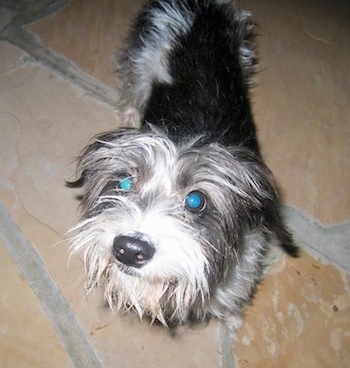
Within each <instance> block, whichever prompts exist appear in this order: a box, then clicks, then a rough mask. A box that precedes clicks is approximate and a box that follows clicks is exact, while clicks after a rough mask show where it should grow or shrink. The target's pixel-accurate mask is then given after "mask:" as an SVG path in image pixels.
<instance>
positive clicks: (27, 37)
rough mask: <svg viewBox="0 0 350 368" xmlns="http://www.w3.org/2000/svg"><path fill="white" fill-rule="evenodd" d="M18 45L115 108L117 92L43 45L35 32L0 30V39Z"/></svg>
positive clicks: (89, 94) (37, 59)
mask: <svg viewBox="0 0 350 368" xmlns="http://www.w3.org/2000/svg"><path fill="white" fill-rule="evenodd" d="M1 40H4V41H7V42H8V43H10V44H12V45H14V46H16V47H19V48H20V49H21V50H23V51H25V52H26V53H27V54H28V55H29V56H30V57H32V58H33V60H34V61H36V62H38V63H40V64H42V65H44V66H46V67H48V68H49V69H50V70H52V71H53V72H54V73H56V74H58V75H60V76H61V77H62V78H64V79H66V80H68V81H70V82H71V83H72V84H73V85H75V86H76V87H78V88H79V89H80V90H82V91H83V92H84V93H86V94H87V95H88V96H92V97H94V98H96V99H98V100H99V101H101V102H104V103H106V104H108V105H109V106H111V107H113V108H116V101H117V93H116V92H115V91H114V90H113V89H112V88H111V87H108V86H107V85H105V84H104V83H102V82H100V81H98V80H97V79H95V78H93V77H91V76H90V75H88V74H86V73H85V72H84V71H82V70H81V69H79V68H78V67H77V66H76V65H75V64H74V63H73V62H72V61H71V60H69V59H67V58H66V57H64V56H62V55H60V54H57V53H56V52H55V51H53V50H51V49H49V48H47V47H44V46H43V45H41V44H40V43H39V42H38V41H37V40H36V38H35V34H32V33H31V32H29V31H27V30H25V29H22V28H20V27H15V26H13V27H11V26H9V27H7V28H6V29H4V30H3V31H0V41H1Z"/></svg>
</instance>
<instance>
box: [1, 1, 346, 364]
mask: <svg viewBox="0 0 350 368" xmlns="http://www.w3.org/2000/svg"><path fill="white" fill-rule="evenodd" d="M141 3H143V1H141V0H134V1H131V0H100V1H96V0H71V1H64V0H56V1H53V0H36V1H34V0H33V1H25V0H12V1H11V0H0V129H1V130H0V132H1V134H0V152H1V153H0V287H1V289H0V291H1V297H0V366H1V367H45V368H46V367H84V368H86V367H106V368H112V367H123V368H132V367H145V368H146V367H166V368H172V367H182V368H190V367H191V368H193V367H201V368H209V367H210V368H213V367H220V366H221V367H223V368H229V367H232V364H231V360H230V359H231V358H230V356H229V354H228V351H227V350H230V351H231V349H232V351H233V354H234V356H235V360H236V367H237V368H238V367H241V368H246V367H251V368H253V367H258V368H261V367H278V368H280V367H281V368H282V367H283V368H285V367H292V368H297V367H298V368H299V367H300V368H304V367H307V368H309V367H311V368H313V367H334V368H346V367H350V275H349V271H350V222H349V221H350V102H349V101H350V73H349V65H350V48H349V46H348V45H350V22H349V19H350V4H349V3H348V2H347V0H338V1H333V0H310V1H307V2H306V1H302V0H294V1H280V0H265V1H261V0H241V1H238V3H239V4H240V5H241V6H242V7H244V8H245V9H249V10H251V11H252V12H253V14H254V19H255V20H256V21H257V22H258V24H259V33H260V34H261V36H260V37H259V38H258V45H259V53H260V58H261V68H260V69H261V72H260V73H259V74H258V75H257V77H256V79H257V86H256V87H255V88H254V90H253V101H254V112H255V116H256V123H257V126H258V129H259V136H260V140H261V146H262V151H263V155H264V157H265V159H266V161H267V163H268V165H269V166H270V168H271V169H272V170H273V172H274V173H275V176H276V178H277V181H278V183H279V186H280V188H281V192H282V194H283V201H284V203H285V204H286V206H285V216H286V221H287V223H288V225H289V226H290V227H291V229H292V230H293V232H294V235H295V238H296V239H297V241H298V243H299V245H300V246H301V247H302V248H303V251H302V254H301V257H300V258H299V259H287V258H286V257H284V256H281V257H280V258H279V259H278V261H277V262H276V264H275V265H274V266H273V267H272V269H271V271H270V273H269V275H268V276H267V278H266V279H265V281H264V282H263V283H262V284H261V286H260V288H259V291H258V293H257V296H256V299H255V301H254V303H253V305H252V306H251V307H250V308H248V310H247V315H246V318H245V323H244V326H243V328H242V330H241V331H240V332H239V334H238V337H237V341H236V343H235V344H234V345H233V343H232V341H227V336H226V335H225V333H224V332H223V331H222V329H221V328H220V326H219V324H218V323H217V322H216V321H211V322H210V324H209V325H208V326H203V327H200V328H196V329H190V328H183V329H181V330H180V331H179V333H178V335H177V336H175V337H174V336H171V335H170V334H169V333H168V332H167V331H166V330H164V329H162V328H159V327H154V326H153V327H150V326H148V324H147V323H145V322H144V323H141V322H140V321H139V320H138V319H137V318H136V317H135V316H133V315H123V316H121V315H117V314H113V313H112V312H111V311H110V310H108V309H107V308H106V307H105V305H104V302H103V299H102V296H101V293H100V291H98V290H97V291H96V292H95V293H92V294H90V295H89V297H87V298H86V297H85V296H84V290H83V289H84V270H83V265H82V262H81V260H80V259H79V257H73V258H72V259H71V260H70V262H69V263H68V258H69V246H68V244H67V242H66V241H64V240H63V236H64V234H65V233H66V231H67V230H68V229H69V228H70V227H72V226H73V225H74V224H75V222H76V219H77V206H78V202H77V200H76V199H75V196H76V194H77V193H74V192H73V191H71V190H68V189H67V188H66V187H65V186H64V181H65V180H66V179H69V178H71V177H72V175H73V173H74V163H73V160H74V157H75V156H76V155H77V154H78V152H79V151H80V150H81V149H82V148H83V147H84V145H85V144H86V143H87V141H88V140H89V139H90V138H91V137H92V136H93V135H94V134H95V133H98V132H101V131H104V130H107V129H112V128H115V127H117V126H118V124H119V122H118V119H117V117H116V114H115V112H114V110H113V106H112V105H113V98H114V92H113V87H114V84H115V81H114V75H113V65H112V56H111V55H112V53H113V51H114V50H115V49H116V47H117V46H118V43H119V41H118V39H119V38H120V37H121V36H122V35H123V34H124V33H125V31H126V29H127V24H128V22H129V20H130V18H131V16H132V14H134V13H135V12H136V11H137V9H138V8H139V6H140V5H141ZM39 18H40V19H39ZM23 24H26V25H25V27H24V28H21V27H22V25H23ZM227 346H228V348H227Z"/></svg>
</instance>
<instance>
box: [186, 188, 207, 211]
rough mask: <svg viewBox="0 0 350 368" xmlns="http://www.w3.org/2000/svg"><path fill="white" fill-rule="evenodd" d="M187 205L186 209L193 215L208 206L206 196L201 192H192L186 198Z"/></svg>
mask: <svg viewBox="0 0 350 368" xmlns="http://www.w3.org/2000/svg"><path fill="white" fill-rule="evenodd" d="M185 205H186V208H187V209H188V210H189V211H191V212H193V213H197V212H200V211H202V210H203V209H204V208H205V206H206V198H205V195H204V194H203V193H201V192H199V191H193V192H190V193H189V194H188V195H187V197H186V203H185Z"/></svg>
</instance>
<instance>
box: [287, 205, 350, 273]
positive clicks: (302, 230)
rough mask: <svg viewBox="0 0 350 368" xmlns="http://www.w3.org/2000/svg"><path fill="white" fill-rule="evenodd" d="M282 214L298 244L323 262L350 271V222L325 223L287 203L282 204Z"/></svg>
mask: <svg viewBox="0 0 350 368" xmlns="http://www.w3.org/2000/svg"><path fill="white" fill-rule="evenodd" d="M282 214H283V217H284V220H285V223H286V224H287V226H288V227H289V229H290V230H291V232H292V234H293V236H294V239H295V241H296V243H297V245H298V246H300V247H301V248H302V249H304V250H306V251H307V252H308V253H309V254H311V255H312V256H313V257H314V258H316V259H319V260H320V261H321V262H323V263H325V264H332V265H334V266H335V267H337V268H338V269H340V270H341V271H345V272H350V222H346V223H343V224H340V225H323V224H321V223H320V222H319V221H318V220H317V219H315V218H313V217H311V216H307V215H305V214H304V213H303V212H302V211H301V210H299V209H297V208H295V207H292V206H290V205H286V204H285V205H283V206H282Z"/></svg>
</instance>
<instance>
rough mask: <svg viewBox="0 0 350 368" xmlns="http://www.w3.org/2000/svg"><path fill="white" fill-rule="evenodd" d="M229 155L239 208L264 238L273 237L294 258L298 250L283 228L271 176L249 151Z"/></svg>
mask: <svg viewBox="0 0 350 368" xmlns="http://www.w3.org/2000/svg"><path fill="white" fill-rule="evenodd" d="M229 151H230V153H231V154H232V156H233V157H234V159H235V162H236V163H238V166H239V167H238V170H236V171H235V172H236V173H237V178H236V179H238V180H239V182H240V185H241V186H242V189H243V193H244V195H243V196H242V199H243V203H244V206H243V208H246V209H247V212H246V214H247V217H248V218H250V219H251V221H252V222H254V223H258V224H260V226H262V228H263V229H264V231H265V233H266V234H267V235H270V236H271V235H272V236H273V237H275V238H276V239H277V240H278V241H279V244H280V246H281V247H282V248H283V249H284V250H285V251H286V253H288V254H289V255H291V256H294V257H296V256H297V255H298V248H297V247H296V246H295V245H294V243H293V238H292V235H291V234H290V233H289V231H288V230H287V229H286V227H285V226H284V224H283V221H282V218H281V215H280V210H281V202H280V199H279V195H278V190H277V185H276V182H275V179H274V177H273V174H272V172H271V171H270V169H269V168H268V167H267V166H266V165H265V164H264V162H263V161H262V160H261V159H260V158H259V157H258V156H257V155H255V154H254V153H252V152H251V151H250V150H245V149H237V148H231V149H229ZM232 179H233V181H234V180H235V178H232Z"/></svg>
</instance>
